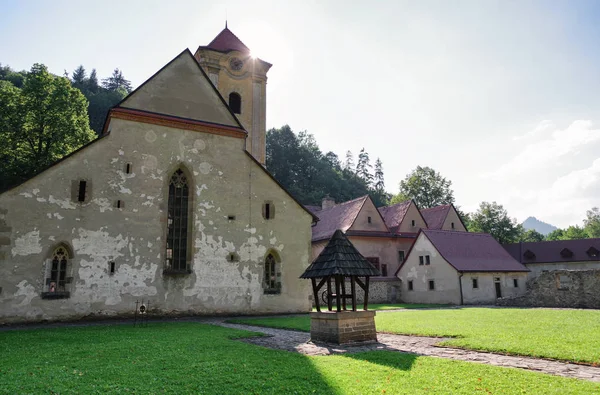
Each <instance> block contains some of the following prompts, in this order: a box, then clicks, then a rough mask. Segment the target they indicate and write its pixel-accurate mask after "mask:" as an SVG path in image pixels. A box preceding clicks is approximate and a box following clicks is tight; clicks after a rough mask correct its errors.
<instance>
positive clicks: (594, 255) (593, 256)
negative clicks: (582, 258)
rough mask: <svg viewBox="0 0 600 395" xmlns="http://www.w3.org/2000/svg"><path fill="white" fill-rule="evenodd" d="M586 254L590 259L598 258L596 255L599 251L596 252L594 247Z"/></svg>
mask: <svg viewBox="0 0 600 395" xmlns="http://www.w3.org/2000/svg"><path fill="white" fill-rule="evenodd" d="M586 253H587V254H588V255H589V257H590V258H598V254H600V251H598V250H597V249H595V248H594V247H590V248H589V249H588V250H587V251H586Z"/></svg>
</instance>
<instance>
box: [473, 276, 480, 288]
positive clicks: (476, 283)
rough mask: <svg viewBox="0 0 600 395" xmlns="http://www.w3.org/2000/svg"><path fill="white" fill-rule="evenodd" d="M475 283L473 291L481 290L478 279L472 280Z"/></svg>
mask: <svg viewBox="0 0 600 395" xmlns="http://www.w3.org/2000/svg"><path fill="white" fill-rule="evenodd" d="M471 281H473V289H476V288H479V283H478V281H477V279H476V278H473V279H471Z"/></svg>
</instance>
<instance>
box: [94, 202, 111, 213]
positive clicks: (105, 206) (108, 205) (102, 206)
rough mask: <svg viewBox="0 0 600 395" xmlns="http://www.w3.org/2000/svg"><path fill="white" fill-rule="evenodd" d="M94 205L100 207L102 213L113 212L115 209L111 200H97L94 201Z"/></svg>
mask: <svg viewBox="0 0 600 395" xmlns="http://www.w3.org/2000/svg"><path fill="white" fill-rule="evenodd" d="M92 203H94V204H96V205H97V206H98V207H100V212H101V213H103V212H105V211H106V210H109V211H112V209H113V207H112V204H111V203H110V200H108V199H107V198H96V199H93V200H92Z"/></svg>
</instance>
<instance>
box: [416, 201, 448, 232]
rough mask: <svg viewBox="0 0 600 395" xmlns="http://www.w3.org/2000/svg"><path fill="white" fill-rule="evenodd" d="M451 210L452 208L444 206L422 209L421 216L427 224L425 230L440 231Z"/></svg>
mask: <svg viewBox="0 0 600 395" xmlns="http://www.w3.org/2000/svg"><path fill="white" fill-rule="evenodd" d="M451 208H452V206H450V205H449V204H445V205H443V206H436V207H431V208H425V209H422V210H421V215H422V216H423V219H424V220H425V222H426V223H427V229H434V230H440V229H442V226H444V221H445V220H446V217H447V216H448V212H450V209H451Z"/></svg>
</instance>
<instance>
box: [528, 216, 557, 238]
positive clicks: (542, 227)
mask: <svg viewBox="0 0 600 395" xmlns="http://www.w3.org/2000/svg"><path fill="white" fill-rule="evenodd" d="M522 225H523V228H525V229H526V230H528V229H535V230H537V231H538V232H540V233H541V234H543V235H544V236H546V235H547V234H548V233H550V232H552V231H553V230H556V229H558V228H557V227H556V226H554V225H550V224H547V223H545V222H542V221H540V220H539V219H537V218H536V217H529V218H527V219H526V220H525V221H523V224H522Z"/></svg>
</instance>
